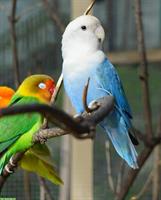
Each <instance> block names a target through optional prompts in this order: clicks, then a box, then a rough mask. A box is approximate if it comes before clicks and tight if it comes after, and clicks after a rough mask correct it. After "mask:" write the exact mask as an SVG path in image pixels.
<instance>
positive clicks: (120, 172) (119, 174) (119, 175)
mask: <svg viewBox="0 0 161 200" xmlns="http://www.w3.org/2000/svg"><path fill="white" fill-rule="evenodd" d="M124 168H125V161H124V160H121V164H120V170H119V173H118V175H117V181H116V196H117V194H119V192H120V191H121V186H122V179H123V174H124Z"/></svg>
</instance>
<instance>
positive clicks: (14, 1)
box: [9, 0, 20, 87]
mask: <svg viewBox="0 0 161 200" xmlns="http://www.w3.org/2000/svg"><path fill="white" fill-rule="evenodd" d="M16 5H17V0H12V9H11V16H10V17H9V22H10V30H11V43H12V59H13V70H14V82H15V86H16V87H18V86H19V84H20V74H19V61H18V49H17V36H16V26H15V25H16V22H17V20H16Z"/></svg>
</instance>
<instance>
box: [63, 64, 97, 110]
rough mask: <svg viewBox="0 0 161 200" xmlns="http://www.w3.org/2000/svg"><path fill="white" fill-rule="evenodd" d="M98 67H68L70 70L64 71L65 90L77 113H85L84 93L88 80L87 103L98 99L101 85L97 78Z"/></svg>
mask: <svg viewBox="0 0 161 200" xmlns="http://www.w3.org/2000/svg"><path fill="white" fill-rule="evenodd" d="M96 70H97V66H90V65H80V66H75V67H72V66H71V67H70V70H69V67H68V70H63V76H64V86H65V90H66V92H67V94H68V96H69V97H70V99H71V101H72V104H73V105H74V107H75V108H76V110H77V112H79V113H80V112H83V111H84V108H83V100H82V99H83V93H84V88H85V85H86V84H87V81H88V78H89V79H90V81H89V88H88V93H87V103H88V104H89V103H90V102H91V101H93V100H95V99H97V98H98V97H99V96H100V95H99V94H98V92H99V90H98V88H99V84H98V81H97V78H96Z"/></svg>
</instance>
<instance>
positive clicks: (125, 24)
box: [0, 0, 161, 200]
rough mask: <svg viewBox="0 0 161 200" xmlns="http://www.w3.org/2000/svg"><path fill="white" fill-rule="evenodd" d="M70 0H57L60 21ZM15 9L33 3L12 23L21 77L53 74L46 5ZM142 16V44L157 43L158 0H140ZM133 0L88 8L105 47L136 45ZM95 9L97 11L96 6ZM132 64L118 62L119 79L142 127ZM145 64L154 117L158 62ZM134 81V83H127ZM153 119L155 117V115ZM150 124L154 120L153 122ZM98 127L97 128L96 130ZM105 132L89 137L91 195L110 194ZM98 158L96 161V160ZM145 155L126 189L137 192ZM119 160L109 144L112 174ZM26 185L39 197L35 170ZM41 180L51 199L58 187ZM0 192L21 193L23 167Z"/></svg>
mask: <svg viewBox="0 0 161 200" xmlns="http://www.w3.org/2000/svg"><path fill="white" fill-rule="evenodd" d="M69 2H70V1H66V0H61V1H59V2H58V1H57V4H59V9H60V12H61V17H62V19H63V21H64V22H65V24H66V23H67V22H68V21H69V18H70V9H67V7H68V6H64V5H67V4H69ZM17 4H18V8H17V15H18V14H19V13H21V12H22V11H23V10H24V9H28V7H31V6H33V7H34V9H33V10H31V11H29V12H27V13H25V15H24V16H22V18H21V19H20V20H19V21H18V22H17V24H16V32H17V38H18V39H17V45H18V57H19V63H20V76H21V81H22V80H23V79H24V77H26V76H27V75H29V74H34V73H46V74H50V75H51V76H53V77H54V78H55V79H57V77H58V75H59V74H60V71H61V63H62V60H61V35H60V33H59V32H58V30H57V29H56V28H55V26H54V25H53V22H52V21H51V19H50V18H49V16H48V15H47V12H46V10H45V9H44V7H43V4H42V5H39V6H37V4H40V1H39V0H36V1H32V0H28V1H25V0H21V1H19V0H18V1H17ZM142 4H143V5H142V8H143V17H144V18H143V21H144V30H145V41H146V47H148V48H161V23H160V20H161V1H160V0H155V1H151V0H146V1H145V0H144V1H142ZM10 9H11V1H5V0H0V27H1V28H0V77H1V79H0V85H8V86H11V87H13V86H14V80H13V69H12V48H11V40H10V37H11V36H10V31H9V22H8V16H9V14H10ZM133 9H134V8H133V1H129V0H122V1H117V0H115V1H112V0H111V1H110V0H108V1H100V3H98V4H96V5H95V8H94V14H95V15H96V16H97V17H98V18H100V19H101V21H102V22H103V26H104V27H105V31H106V35H107V36H106V41H105V45H104V49H105V51H107V50H108V51H117V50H122V51H125V50H130V49H136V30H135V23H134V10H133ZM98 10H99V11H101V12H98ZM137 66H138V65H132V66H126V67H122V66H121V67H118V70H119V73H120V76H121V78H122V81H123V85H124V88H125V91H126V93H127V96H128V99H129V102H130V104H131V106H132V108H133V111H134V124H136V125H137V127H139V128H141V129H142V128H143V123H142V122H143V119H142V103H140V99H141V91H140V83H139V80H138V75H137V73H138V72H137V71H138V68H137ZM149 70H150V73H149V74H150V91H151V97H152V98H151V102H152V107H153V113H155V119H156V118H157V113H158V109H157V108H158V105H159V98H158V94H159V88H160V86H159V82H160V77H161V70H160V67H158V65H152V64H149ZM133 86H135V87H133ZM155 121H156V120H155ZM154 125H155V124H154ZM98 132H100V130H99V131H98ZM106 138H107V137H106V136H105V135H103V134H97V136H96V140H95V142H94V200H100V199H101V200H104V199H107V197H108V198H109V197H110V198H111V199H112V198H113V195H112V193H111V192H110V190H109V189H108V184H107V179H106V178H105V177H107V166H106V160H105V148H104V141H105V139H106ZM50 146H51V149H52V152H53V153H54V159H55V160H56V164H57V166H58V167H59V161H60V157H59V150H60V145H59V139H56V140H55V139H54V140H52V142H51V143H50ZM100 163H101V165H100ZM151 163H152V162H151V159H150V161H149V162H147V164H146V165H145V167H144V169H143V170H142V172H141V174H140V176H139V177H138V178H137V180H136V182H135V185H134V186H135V187H133V189H132V191H131V192H132V193H137V192H138V191H139V189H140V188H141V187H142V185H141V182H142V181H140V180H142V179H143V180H144V179H145V177H147V175H148V173H149V171H150V168H151ZM119 165H120V159H119V158H118V156H117V155H116V153H115V151H114V150H113V149H112V168H113V170H114V177H115V178H114V180H116V174H117V171H118V167H119ZM29 179H30V181H29V185H30V192H31V199H34V200H36V199H40V186H39V181H38V178H37V176H36V175H35V174H32V173H30V174H29ZM47 185H48V186H49V188H50V191H51V193H52V195H53V197H54V199H58V187H56V186H53V184H51V183H50V182H48V181H47ZM1 196H3V197H16V199H17V200H21V199H25V191H24V173H23V171H22V170H17V171H16V173H14V174H13V175H11V176H10V177H9V178H8V180H7V182H6V184H5V186H4V188H3V190H2V194H1ZM150 198H151V191H148V192H147V194H146V195H145V197H144V198H143V199H146V200H147V199H149V200H150Z"/></svg>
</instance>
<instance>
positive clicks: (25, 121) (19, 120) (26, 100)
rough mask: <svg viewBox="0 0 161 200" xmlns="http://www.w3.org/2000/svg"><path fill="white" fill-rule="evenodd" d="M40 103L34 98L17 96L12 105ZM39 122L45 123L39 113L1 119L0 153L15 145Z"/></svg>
mask: <svg viewBox="0 0 161 200" xmlns="http://www.w3.org/2000/svg"><path fill="white" fill-rule="evenodd" d="M33 103H40V102H39V101H38V99H37V98H34V97H20V96H17V97H16V95H15V96H14V98H13V99H12V100H11V103H10V106H12V105H23V104H33ZM38 121H40V122H41V123H42V122H43V119H42V116H41V115H40V114H39V113H26V114H18V115H14V116H6V117H3V118H1V119H0V153H1V152H3V151H4V150H6V149H7V148H8V147H9V146H10V145H11V144H13V143H14V142H15V141H16V140H17V139H18V138H19V137H20V136H21V135H23V134H24V133H26V132H27V131H29V130H30V129H31V128H32V127H33V126H34V125H35V124H36V123H37V122H38Z"/></svg>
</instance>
